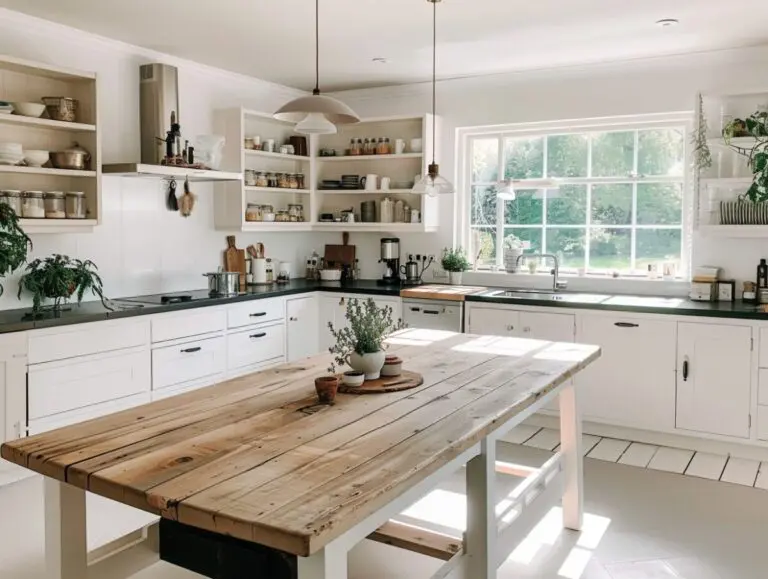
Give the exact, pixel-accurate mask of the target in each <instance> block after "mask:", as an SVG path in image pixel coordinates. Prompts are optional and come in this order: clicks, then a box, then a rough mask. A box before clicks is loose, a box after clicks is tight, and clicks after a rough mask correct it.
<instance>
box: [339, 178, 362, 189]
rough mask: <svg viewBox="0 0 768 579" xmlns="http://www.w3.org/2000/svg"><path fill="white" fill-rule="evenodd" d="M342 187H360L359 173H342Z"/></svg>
mask: <svg viewBox="0 0 768 579" xmlns="http://www.w3.org/2000/svg"><path fill="white" fill-rule="evenodd" d="M341 188H342V189H360V175H342V176H341Z"/></svg>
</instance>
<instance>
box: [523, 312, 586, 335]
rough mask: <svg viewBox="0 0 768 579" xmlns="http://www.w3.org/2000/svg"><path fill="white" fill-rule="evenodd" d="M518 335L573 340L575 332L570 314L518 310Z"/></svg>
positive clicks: (572, 317)
mask: <svg viewBox="0 0 768 579" xmlns="http://www.w3.org/2000/svg"><path fill="white" fill-rule="evenodd" d="M518 323H519V326H518V327H519V329H520V334H519V335H520V336H522V337H523V338H531V339H534V340H547V341H550V342H573V337H574V334H575V332H576V328H575V322H574V316H573V315H572V314H549V313H544V312H527V311H526V312H520V318H519V322H518Z"/></svg>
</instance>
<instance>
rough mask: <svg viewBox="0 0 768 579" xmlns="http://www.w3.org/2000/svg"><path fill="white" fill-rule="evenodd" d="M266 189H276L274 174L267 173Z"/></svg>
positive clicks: (275, 176)
mask: <svg viewBox="0 0 768 579" xmlns="http://www.w3.org/2000/svg"><path fill="white" fill-rule="evenodd" d="M267 187H277V175H276V174H275V173H267Z"/></svg>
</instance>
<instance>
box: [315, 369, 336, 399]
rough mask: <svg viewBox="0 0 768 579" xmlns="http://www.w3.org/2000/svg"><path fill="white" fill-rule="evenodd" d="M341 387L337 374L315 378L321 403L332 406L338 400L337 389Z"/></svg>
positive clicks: (316, 389)
mask: <svg viewBox="0 0 768 579" xmlns="http://www.w3.org/2000/svg"><path fill="white" fill-rule="evenodd" d="M338 389H339V379H338V377H337V376H323V377H322V378H315V391H316V392H317V399H318V401H319V402H320V404H327V405H329V406H332V405H333V403H334V402H335V401H336V391H337V390H338Z"/></svg>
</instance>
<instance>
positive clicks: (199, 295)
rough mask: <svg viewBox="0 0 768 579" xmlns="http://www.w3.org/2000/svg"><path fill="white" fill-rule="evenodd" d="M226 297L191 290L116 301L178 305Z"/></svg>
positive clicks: (206, 291) (205, 291)
mask: <svg viewBox="0 0 768 579" xmlns="http://www.w3.org/2000/svg"><path fill="white" fill-rule="evenodd" d="M222 297H226V296H222V295H218V294H211V293H210V292H209V291H208V290H193V291H183V292H175V293H167V294H153V295H147V296H136V297H132V298H120V299H119V300H117V301H121V302H133V303H138V304H155V305H166V304H178V303H184V302H199V301H202V300H211V299H218V298H222Z"/></svg>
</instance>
